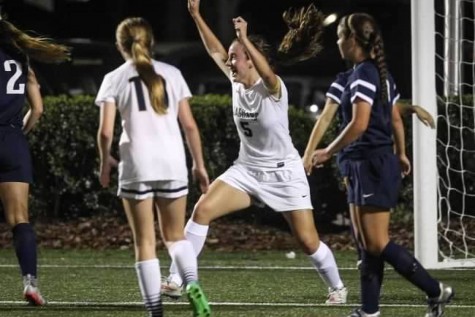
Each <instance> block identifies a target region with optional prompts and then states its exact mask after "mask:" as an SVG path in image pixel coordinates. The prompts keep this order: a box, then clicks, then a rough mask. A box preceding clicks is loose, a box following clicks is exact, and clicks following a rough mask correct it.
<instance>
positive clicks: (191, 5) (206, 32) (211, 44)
mask: <svg viewBox="0 0 475 317" xmlns="http://www.w3.org/2000/svg"><path fill="white" fill-rule="evenodd" d="M188 11H189V12H190V15H191V17H192V18H193V20H194V21H195V24H196V27H197V29H198V32H199V33H200V37H201V40H202V41H203V44H204V46H205V48H206V51H207V52H208V54H209V56H211V58H212V59H213V60H214V62H215V63H216V64H217V65H218V67H219V69H221V70H222V71H223V73H224V74H225V75H226V77H228V78H229V79H231V74H230V71H229V68H227V67H226V61H227V60H228V53H227V51H226V50H225V49H224V46H223V44H221V42H220V41H219V40H218V38H217V37H216V35H214V33H213V31H211V29H210V28H209V26H208V24H206V22H205V20H204V19H203V17H202V16H201V13H200V0H188Z"/></svg>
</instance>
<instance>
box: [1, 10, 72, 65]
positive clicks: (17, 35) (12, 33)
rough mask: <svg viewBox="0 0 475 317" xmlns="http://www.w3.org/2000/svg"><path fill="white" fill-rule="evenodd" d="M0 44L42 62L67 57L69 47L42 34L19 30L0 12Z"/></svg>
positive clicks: (52, 61) (62, 59) (51, 61)
mask: <svg viewBox="0 0 475 317" xmlns="http://www.w3.org/2000/svg"><path fill="white" fill-rule="evenodd" d="M0 46H2V47H3V48H5V49H6V50H9V51H14V52H16V53H18V54H20V55H23V56H25V57H29V58H31V59H34V60H36V61H38V62H42V63H59V62H63V61H66V60H68V59H69V54H70V48H69V47H67V46H65V45H61V44H57V43H55V42H54V41H53V40H52V39H49V38H47V37H43V36H31V35H29V34H27V33H26V32H23V31H21V30H20V29H18V28H17V27H15V26H14V25H13V24H12V23H10V22H9V21H7V19H6V17H5V15H3V14H0Z"/></svg>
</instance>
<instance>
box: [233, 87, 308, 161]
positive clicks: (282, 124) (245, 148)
mask: <svg viewBox="0 0 475 317" xmlns="http://www.w3.org/2000/svg"><path fill="white" fill-rule="evenodd" d="M279 81H280V86H281V97H280V98H276V97H274V96H272V95H271V94H270V93H269V92H268V90H267V88H266V87H265V86H264V82H263V81H262V79H259V80H258V81H257V82H256V83H255V84H254V85H253V86H252V87H250V88H249V89H246V88H245V87H244V85H242V84H240V83H234V82H233V83H232V89H233V116H234V123H235V124H236V127H237V130H238V133H239V138H240V140H241V144H240V149H239V157H238V159H237V161H236V162H238V163H243V164H246V165H253V166H261V167H281V166H283V165H285V163H286V162H289V161H293V160H300V156H299V154H298V152H297V150H296V149H295V147H294V145H293V143H292V139H291V137H290V133H289V119H288V108H289V103H288V94H287V88H286V87H285V85H284V83H283V82H282V80H281V79H280V78H279Z"/></svg>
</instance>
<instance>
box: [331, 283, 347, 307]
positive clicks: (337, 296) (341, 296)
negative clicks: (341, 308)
mask: <svg viewBox="0 0 475 317" xmlns="http://www.w3.org/2000/svg"><path fill="white" fill-rule="evenodd" d="M347 297H348V289H347V288H346V287H344V286H343V287H342V288H340V289H334V288H331V287H330V288H328V298H327V300H326V301H325V304H327V305H339V304H346V298H347Z"/></svg>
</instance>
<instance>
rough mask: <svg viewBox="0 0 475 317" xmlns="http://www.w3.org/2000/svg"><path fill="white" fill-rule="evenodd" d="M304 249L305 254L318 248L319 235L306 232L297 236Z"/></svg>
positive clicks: (311, 252)
mask: <svg viewBox="0 0 475 317" xmlns="http://www.w3.org/2000/svg"><path fill="white" fill-rule="evenodd" d="M296 239H297V242H298V243H299V245H300V247H301V248H302V251H303V252H304V253H305V254H308V255H310V254H313V253H315V252H316V251H317V248H318V237H317V236H316V235H314V234H304V235H299V236H297V237H296Z"/></svg>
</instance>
